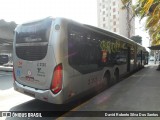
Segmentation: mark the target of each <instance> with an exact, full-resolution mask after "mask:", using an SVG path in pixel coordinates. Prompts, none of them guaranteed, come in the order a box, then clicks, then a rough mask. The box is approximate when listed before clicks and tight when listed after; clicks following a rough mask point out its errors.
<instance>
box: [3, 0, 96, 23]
mask: <svg viewBox="0 0 160 120" xmlns="http://www.w3.org/2000/svg"><path fill="white" fill-rule="evenodd" d="M48 16H52V17H65V18H69V19H73V20H76V21H78V22H81V23H86V24H90V25H97V20H96V17H97V0H0V19H5V20H6V21H15V22H16V23H18V24H20V23H23V22H28V21H32V20H35V19H41V18H45V17H48Z"/></svg>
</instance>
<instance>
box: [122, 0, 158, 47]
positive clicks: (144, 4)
mask: <svg viewBox="0 0 160 120" xmlns="http://www.w3.org/2000/svg"><path fill="white" fill-rule="evenodd" d="M121 1H122V3H123V4H124V6H125V5H126V4H127V3H129V2H130V0H121ZM133 12H134V13H135V15H137V16H139V17H140V19H143V18H144V17H147V20H146V26H145V27H146V31H148V32H149V35H150V38H151V40H152V45H159V44H160V0H138V1H137V3H136V5H134V6H133Z"/></svg>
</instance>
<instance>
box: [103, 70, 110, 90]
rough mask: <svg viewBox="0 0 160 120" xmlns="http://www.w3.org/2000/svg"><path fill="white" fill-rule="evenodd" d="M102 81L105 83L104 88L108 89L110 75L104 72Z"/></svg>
mask: <svg viewBox="0 0 160 120" xmlns="http://www.w3.org/2000/svg"><path fill="white" fill-rule="evenodd" d="M103 80H104V82H105V87H107V88H108V87H109V86H110V82H111V81H110V80H111V75H110V73H109V72H106V73H105V75H104V77H103Z"/></svg>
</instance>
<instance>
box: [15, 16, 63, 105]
mask: <svg viewBox="0 0 160 120" xmlns="http://www.w3.org/2000/svg"><path fill="white" fill-rule="evenodd" d="M52 24H54V20H53V19H51V18H46V19H43V20H41V21H37V22H32V23H26V24H22V25H20V26H18V27H17V28H16V31H15V40H14V58H13V61H14V70H13V76H14V89H15V90H16V91H18V92H21V93H23V94H27V95H29V96H32V97H35V98H37V99H40V100H43V101H47V102H51V103H56V104H61V103H63V96H62V87H63V86H62V76H63V73H62V69H63V66H62V64H56V60H55V58H54V49H53V46H52V45H51V44H50V40H49V39H50V36H51V34H50V33H51V26H52Z"/></svg>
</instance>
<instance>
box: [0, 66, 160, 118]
mask: <svg viewBox="0 0 160 120" xmlns="http://www.w3.org/2000/svg"><path fill="white" fill-rule="evenodd" d="M156 68H157V66H156V65H154V64H152V63H151V64H150V65H148V66H146V67H145V68H144V69H141V70H140V71H139V72H136V73H134V74H133V75H131V76H130V77H128V78H126V79H124V80H122V81H121V82H119V83H118V84H116V85H114V86H112V87H110V88H109V89H107V90H105V91H102V92H101V93H99V94H97V95H96V96H92V95H91V96H88V97H85V98H83V99H81V100H79V101H75V102H72V103H69V104H66V105H65V106H64V105H54V104H50V103H46V102H42V101H39V100H36V99H34V98H31V97H29V96H26V95H23V94H21V93H18V92H16V91H14V90H13V87H12V84H13V80H12V75H11V73H5V72H4V73H0V111H66V112H64V113H62V114H60V116H59V117H50V118H43V119H44V120H45V119H47V120H53V119H64V120H66V119H67V120H70V119H76V120H80V119H84V120H88V119H95V120H97V119H100V120H101V119H102V120H106V119H108V120H111V119H112V120H114V119H115V120H139V119H143V120H159V119H160V117H154V118H153V117H152V118H151V117H141V118H140V117H75V114H74V112H69V111H160V87H159V86H160V77H159V75H160V71H157V70H156ZM72 116H74V117H72ZM0 119H1V118H0ZM3 119H5V118H3ZM25 119H26V120H28V119H29V120H32V119H31V118H25ZM25 119H24V118H23V120H25ZM38 119H39V118H38ZM6 120H19V119H17V118H9V117H8V118H6Z"/></svg>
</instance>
